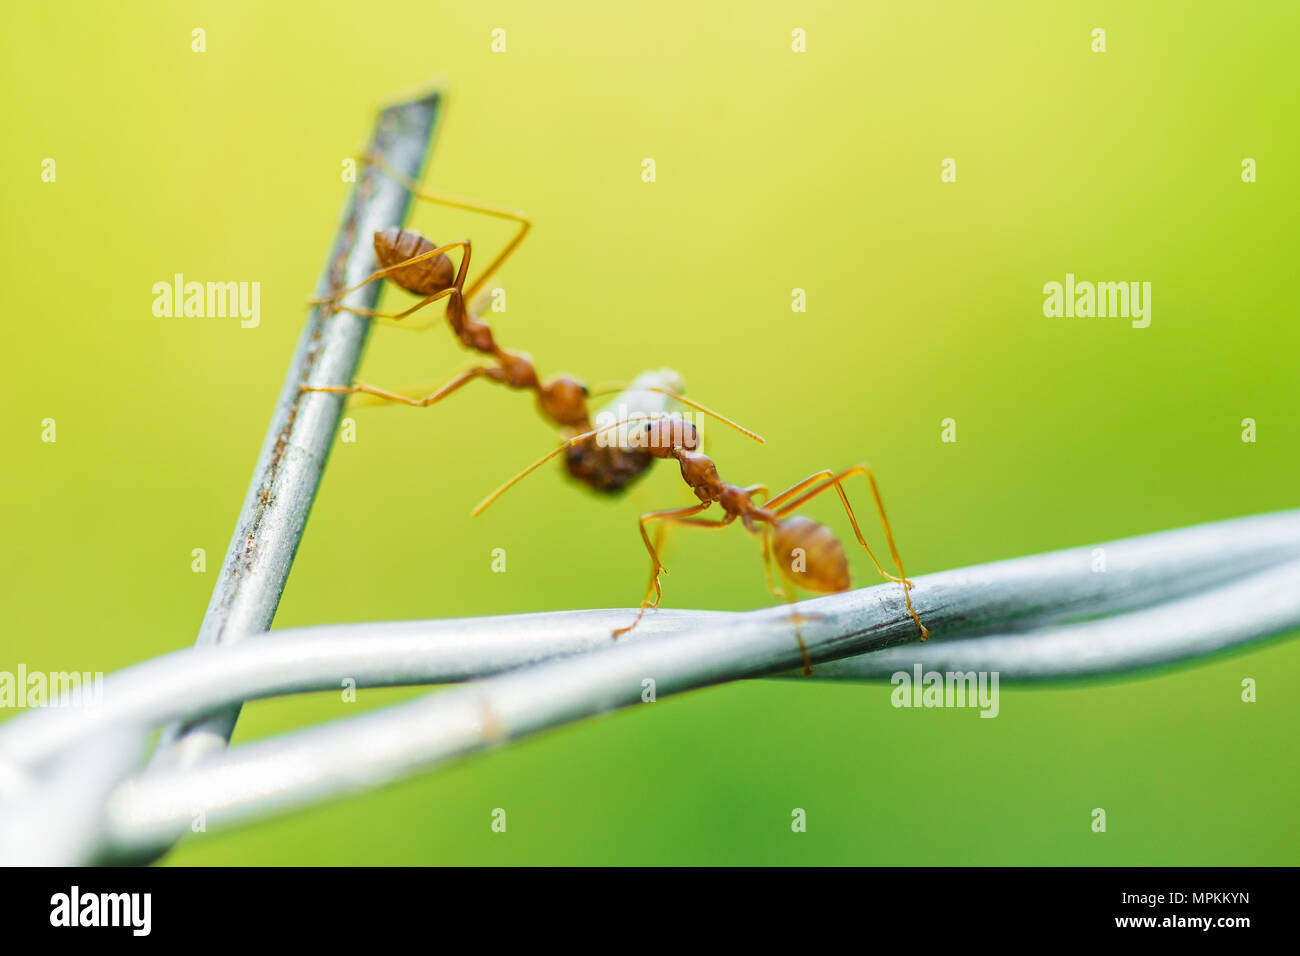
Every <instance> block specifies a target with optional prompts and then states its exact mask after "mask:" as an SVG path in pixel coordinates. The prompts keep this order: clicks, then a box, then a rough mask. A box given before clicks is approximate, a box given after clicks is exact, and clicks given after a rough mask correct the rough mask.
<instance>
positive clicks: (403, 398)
mask: <svg viewBox="0 0 1300 956" xmlns="http://www.w3.org/2000/svg"><path fill="white" fill-rule="evenodd" d="M491 371H492V369H491V366H487V365H481V366H476V367H475V368H471V369H466V370H465V371H463V372H461V373H460V374H459V375H457V376H456V377H455V378H453V379H452V380H451V381H450V382H448V383H447V384H445V385H442V386H440V387H439V388H437V389H435V390H434V391H433V392H432V393H430V394H428V395H425V396H423V397H415V396H412V395H404V394H402V392H398V391H391V390H389V389H386V388H380V387H379V386H377V385H367V384H366V383H365V382H356V383H354V384H352V385H300V386H298V390H299V391H300V392H327V393H329V394H331V395H371V396H374V397H375V398H378V399H381V400H383V401H386V402H400V403H401V404H403V405H410V406H412V407H414V408H428V407H429V406H430V405H433V404H436V403H437V402H440V401H442V400H443V399H444V398H446V397H447V396H448V395H450V394H451V393H452V392H454V391H456V390H457V389H459V388H461V387H462V386H464V385H468V384H469V383H470V382H472V381H474V379H476V378H482V377H483V376H485V375H488V374H490V372H491Z"/></svg>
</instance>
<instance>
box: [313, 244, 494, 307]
mask: <svg viewBox="0 0 1300 956" xmlns="http://www.w3.org/2000/svg"><path fill="white" fill-rule="evenodd" d="M456 249H460V250H461V253H462V255H461V261H460V268H459V269H458V270H457V276H456V282H455V283H454V284H453V285H452V286H450V287H449V288H447V289H444V290H443V291H442V294H444V295H445V294H449V293H450V292H451V291H452V290H456V291H459V290H460V287H461V285H462V284H463V283H464V281H465V272H466V271H467V270H468V269H469V259H470V255H471V243H470V241H469V240H468V239H457V240H456V241H455V242H449V243H447V244H446V245H445V246H435V247H434V248H432V249H430V250H429V251H428V252H422V253H420V254H419V255H418V256H411V258H409V259H403V260H402V261H401V262H395V263H393V264H392V265H391V266H384V268H382V269H376V270H375V271H374V272H372V273H370V275H368V276H367V277H366V278H364V279H362V280H361V281H360V282H358V283H357V284H356V285H354V286H349V287H348V288H346V289H340V290H339V291H338V292H334V293H332V294H330V295H316V296H312V297H311V298H310V299H308V300H307V304H308V305H326V304H334V303H336V302H338V301H339V300H340V299H342V298H344V297H345V296H348V295H351V294H352V293H353V292H356V291H357V290H358V289H360V288H361V287H362V286H367V285H369V284H370V283H372V282H374V281H376V280H377V279H382V278H384V277H385V276H389V275H392V274H393V273H394V272H397V271H398V270H400V269H405V268H406V267H407V266H412V265H415V264H416V263H418V262H424V261H425V260H426V259H433V258H436V257H438V256H440V255H443V254H445V253H448V252H452V251H454V250H456ZM342 311H345V312H357V314H359V315H365V314H374V313H367V312H366V311H364V310H357V309H350V308H347V307H343V309H342ZM410 311H412V312H413V311H415V310H414V309H412V310H410ZM403 314H407V313H403Z"/></svg>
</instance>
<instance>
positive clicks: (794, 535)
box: [772, 515, 850, 594]
mask: <svg viewBox="0 0 1300 956" xmlns="http://www.w3.org/2000/svg"><path fill="white" fill-rule="evenodd" d="M772 552H773V554H774V555H775V557H776V562H777V566H778V567H779V568H780V569H781V575H782V577H784V578H785V579H786V580H787V581H789V582H790V583H791V584H795V585H798V586H799V587H801V588H803V589H804V590H806V591H815V592H817V593H818V594H832V593H834V592H836V591H847V590H848V589H849V585H850V581H849V559H848V558H847V557H846V556H845V554H844V545H842V544H840V542H839V539H838V538H836V537H835V535H834V533H833V532H832V531H831V529H830V528H828V527H826V525H824V524H819V523H818V522H816V521H813V520H812V519H811V518H804V517H801V516H799V515H795V516H794V517H791V518H786V519H784V520H782V521H781V522H780V523H779V524H778V525H777V526H776V528H775V531H774V533H773V535H772Z"/></svg>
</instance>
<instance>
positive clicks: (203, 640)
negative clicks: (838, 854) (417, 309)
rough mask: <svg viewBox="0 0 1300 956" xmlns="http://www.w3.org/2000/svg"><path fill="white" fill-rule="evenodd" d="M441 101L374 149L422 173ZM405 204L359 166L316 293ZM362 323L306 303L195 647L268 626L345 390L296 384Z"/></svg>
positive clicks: (362, 268) (352, 270) (364, 327)
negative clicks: (313, 389) (304, 319)
mask: <svg viewBox="0 0 1300 956" xmlns="http://www.w3.org/2000/svg"><path fill="white" fill-rule="evenodd" d="M438 104H439V96H438V94H437V93H430V94H428V95H426V96H423V97H421V98H419V99H415V100H411V101H409V102H405V103H398V104H396V105H394V106H391V107H389V108H388V109H386V110H384V111H383V112H381V113H380V114H379V118H378V121H377V123H376V126H375V132H374V135H373V138H372V140H371V149H372V150H374V151H376V152H378V153H379V154H381V155H382V156H384V157H385V159H386V160H387V162H388V163H389V164H390V165H391V166H392V167H393V168H394V169H396V170H398V171H399V172H401V173H403V174H404V175H407V176H409V177H411V178H413V179H418V178H419V175H420V171H421V169H422V168H423V166H424V159H425V156H426V154H427V152H428V148H429V141H430V139H431V137H432V135H433V127H434V122H435V120H436V118H437V115H438ZM409 203H410V194H409V193H408V192H407V190H406V188H405V187H404V186H402V185H401V184H400V183H397V182H395V181H393V180H392V179H390V178H389V177H387V176H385V175H383V174H382V173H381V172H380V171H379V170H377V169H376V168H374V167H373V166H370V165H365V166H364V167H363V168H362V174H361V178H360V180H359V181H358V183H357V188H356V189H355V190H354V191H353V195H352V198H351V201H350V203H349V205H348V208H347V211H346V213H345V214H344V217H343V222H342V225H341V226H340V228H339V234H338V238H337V239H336V240H335V243H334V248H333V250H332V251H331V252H330V256H329V259H328V260H327V262H326V265H325V271H324V273H323V274H322V276H321V280H320V284H319V286H318V287H317V294H318V295H321V296H327V295H330V294H332V293H333V292H335V291H337V290H339V289H342V288H346V287H347V286H350V285H355V284H356V283H358V282H360V281H362V280H363V279H365V278H366V277H367V276H368V275H370V273H371V272H373V271H374V270H375V269H376V268H377V264H376V262H375V256H374V251H373V249H372V248H371V244H370V241H369V238H370V236H371V235H372V234H373V233H374V232H375V231H376V230H379V229H386V228H388V227H389V226H392V225H393V224H394V223H401V222H403V221H404V220H405V218H406V208H407V206H408V205H409ZM381 285H382V283H379V282H372V283H371V284H370V285H368V286H366V287H364V288H362V289H359V290H357V291H356V292H354V293H352V294H351V295H350V296H349V297H348V298H347V299H345V300H344V301H345V303H346V304H347V305H350V306H353V307H358V308H370V307H373V306H374V304H375V302H376V300H377V299H378V297H379V289H380V286H381ZM369 328H370V320H369V319H366V318H363V317H361V316H358V315H353V314H352V313H349V312H334V311H333V310H332V309H330V308H329V307H326V306H322V307H320V308H317V309H313V310H312V311H311V313H310V315H309V316H308V319H307V325H306V328H305V329H303V333H302V337H301V338H300V339H299V340H298V347H297V349H296V350H295V351H294V354H293V359H292V361H291V362H290V363H289V372H288V374H287V375H286V376H285V380H284V387H283V388H282V389H281V390H280V398H279V401H278V402H277V404H276V407H275V412H274V414H273V415H272V416H271V424H270V426H269V427H268V428H267V432H266V439H265V440H264V441H263V443H262V452H261V454H260V456H259V457H258V461H257V467H256V468H255V469H254V471H253V479H252V482H251V483H250V484H249V486H248V493H247V494H246V495H245V497H244V507H243V510H242V511H241V512H240V515H239V520H238V522H237V523H236V525H235V533H234V536H233V537H232V538H231V541H230V548H229V549H228V551H227V553H226V559H225V561H224V562H223V564H222V566H221V571H220V573H219V574H218V576H217V581H216V585H215V586H214V588H213V591H212V599H211V600H210V601H209V603H208V609H207V613H206V614H205V615H204V617H203V623H202V625H201V626H200V627H199V635H198V639H197V641H196V644H197V645H198V646H200V647H203V646H221V645H228V644H232V643H234V642H236V641H238V640H240V639H241V638H243V637H245V636H247V635H249V634H256V633H258V632H259V631H265V630H266V629H267V628H268V627H270V626H271V620H272V618H274V616H275V609H276V607H278V606H279V603H280V595H281V593H282V592H283V591H284V584H285V580H286V579H287V578H288V576H289V566H290V565H291V564H292V563H293V557H294V554H295V553H296V552H297V550H298V542H299V540H300V539H301V537H302V531H303V527H304V526H305V525H306V523H307V514H308V512H309V511H310V510H311V505H312V502H313V501H314V500H315V497H316V489H317V488H318V487H319V486H320V480H321V474H322V472H323V471H324V469H325V460H326V458H327V457H328V456H329V451H330V447H331V446H332V445H333V442H334V433H335V430H336V429H337V428H338V423H339V417H340V415H341V413H342V408H343V400H342V397H341V396H338V395H330V394H324V393H308V394H303V393H302V392H301V391H300V388H299V386H301V385H303V384H329V385H333V384H337V383H339V382H350V381H351V380H352V378H353V376H354V374H355V373H356V368H357V363H358V361H359V360H360V357H361V349H362V346H363V345H364V344H365V340H366V333H367V332H368V331H369ZM238 719H239V706H238V704H234V705H233V706H231V707H229V708H227V709H225V710H223V711H221V712H220V713H216V714H212V715H209V716H206V717H205V718H204V719H203V720H201V721H199V722H196V723H193V724H188V725H179V726H171V727H167V728H166V729H165V730H164V731H163V735H162V739H161V741H160V743H159V746H158V749H157V750H156V751H155V753H154V757H153V762H154V764H155V765H157V766H182V767H183V766H191V765H193V764H195V763H198V762H199V761H201V760H202V759H203V758H204V757H205V756H206V755H208V754H211V753H214V752H218V751H220V750H222V749H224V748H225V746H226V744H227V743H228V742H229V740H230V735H231V733H232V732H233V731H234V728H235V722H236V721H237V720H238Z"/></svg>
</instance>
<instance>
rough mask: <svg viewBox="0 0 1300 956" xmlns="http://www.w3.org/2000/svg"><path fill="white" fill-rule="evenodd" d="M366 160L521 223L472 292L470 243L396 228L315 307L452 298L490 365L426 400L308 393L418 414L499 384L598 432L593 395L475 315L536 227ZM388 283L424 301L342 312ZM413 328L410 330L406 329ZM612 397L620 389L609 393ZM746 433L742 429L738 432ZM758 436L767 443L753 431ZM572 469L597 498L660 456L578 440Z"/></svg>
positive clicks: (570, 457)
mask: <svg viewBox="0 0 1300 956" xmlns="http://www.w3.org/2000/svg"><path fill="white" fill-rule="evenodd" d="M367 160H368V161H369V162H371V163H373V164H374V165H375V166H377V167H379V168H380V169H382V170H383V171H384V172H385V173H386V174H387V175H388V176H390V177H392V178H393V179H394V180H395V181H397V182H399V183H401V184H402V185H403V186H405V187H406V189H407V190H409V191H410V193H411V194H412V195H413V196H416V197H417V198H419V199H423V200H425V201H427V202H432V203H437V204H439V205H443V206H450V207H452V208H455V209H464V210H469V211H471V212H480V213H484V214H486V215H489V216H495V217H497V218H500V219H508V220H511V221H514V222H516V223H518V229H517V230H516V232H515V234H514V236H513V237H512V238H511V239H510V241H509V242H508V243H507V244H506V245H505V247H504V248H503V249H502V250H501V252H500V253H498V254H497V257H496V258H495V259H493V260H492V262H491V263H490V264H489V265H488V266H487V268H485V269H484V270H483V272H482V273H481V274H479V276H478V277H477V278H476V279H474V281H473V282H472V283H471V284H470V286H469V288H468V289H466V288H465V281H466V277H467V275H468V272H469V264H470V257H471V244H470V241H469V240H468V239H462V240H458V241H456V242H451V243H447V244H446V245H441V246H440V245H437V244H436V243H434V242H433V241H432V240H430V239H426V238H425V237H424V236H422V235H420V234H419V233H417V232H413V231H411V230H407V229H398V228H390V229H385V230H382V231H380V232H376V233H375V234H374V247H375V258H376V259H377V260H378V262H379V265H380V268H379V269H377V270H375V271H374V272H373V273H371V275H370V276H368V277H367V278H366V279H365V280H363V281H362V282H359V283H357V284H356V285H354V286H352V287H351V288H348V289H344V290H342V291H340V292H336V293H334V294H333V295H330V296H325V297H322V298H314V299H310V300H308V301H309V302H310V303H312V304H315V305H322V304H328V305H331V306H333V307H334V308H335V309H337V310H341V311H346V312H352V313H355V314H356V315H364V316H370V317H372V318H379V319H390V320H393V321H397V322H400V321H401V320H402V319H405V318H406V317H407V316H409V315H411V314H412V313H414V312H417V311H419V310H420V309H423V308H424V307H425V306H427V305H431V304H432V303H434V302H437V301H438V300H440V299H447V310H446V315H447V323H448V325H450V326H451V330H452V332H453V333H455V335H456V337H457V338H458V339H459V340H460V342H461V344H462V345H464V346H465V347H467V348H469V349H472V350H474V351H475V352H479V353H480V354H483V355H486V356H489V357H490V358H491V359H493V362H492V363H491V364H485V365H477V366H474V367H472V368H469V369H467V370H465V371H463V372H461V373H460V374H458V375H457V376H456V377H454V378H453V379H451V380H450V381H449V382H447V383H446V384H444V385H442V386H440V387H438V388H436V389H434V390H433V391H432V392H429V393H428V394H424V395H418V396H417V395H411V394H406V392H407V391H415V390H392V389H386V388H380V387H379V386H376V385H369V384H367V383H365V382H354V383H353V384H351V385H303V386H301V390H302V391H303V392H329V393H332V394H343V395H356V394H363V395H369V396H372V397H374V398H376V399H379V400H381V401H387V402H400V403H402V404H404V405H411V406H414V407H416V408H428V407H429V406H430V405H434V404H436V403H437V402H440V401H442V400H443V399H444V398H446V397H447V396H449V395H451V394H452V393H453V392H455V391H456V390H457V389H459V388H461V387H462V386H464V385H467V384H469V383H470V382H472V381H474V380H475V379H478V378H485V379H487V380H489V381H493V382H499V383H501V384H503V385H506V386H508V387H509V388H516V389H528V390H531V391H533V392H534V393H535V394H536V400H537V410H538V412H539V413H540V414H541V415H542V416H543V417H544V418H547V419H549V420H550V421H552V422H554V423H555V424H556V425H558V426H559V427H560V428H561V429H563V430H564V432H565V433H566V434H568V435H574V434H577V433H582V432H588V431H590V430H591V427H592V424H591V417H590V412H589V411H588V408H587V399H588V397H590V396H591V394H592V392H591V391H590V390H589V389H588V388H587V386H586V385H585V384H583V383H582V382H581V381H579V380H578V379H576V378H573V377H572V376H569V375H557V376H555V377H554V378H552V379H550V380H548V381H545V382H543V381H541V379H539V377H538V375H537V370H536V369H535V368H534V367H533V362H532V358H531V357H530V356H529V355H528V354H527V353H524V352H515V351H511V350H509V349H503V348H501V347H500V346H499V345H497V343H496V340H495V339H494V338H493V335H492V330H491V329H490V328H489V327H488V324H487V323H486V322H485V321H483V319H482V318H481V317H480V313H481V312H482V304H481V303H475V306H474V308H467V307H466V301H467V300H473V299H474V298H475V296H476V295H477V294H478V293H479V292H481V291H482V290H483V288H484V287H485V285H486V284H487V281H488V280H489V279H490V278H491V277H492V276H493V275H494V274H495V273H496V272H497V270H498V269H500V268H501V266H502V264H503V263H504V262H505V261H506V260H507V259H508V258H509V257H510V255H511V254H512V253H513V252H514V251H515V250H516V249H518V248H519V246H520V244H521V243H522V242H523V241H524V238H525V237H526V236H527V235H528V231H529V229H531V228H532V223H531V222H530V221H529V219H528V217H527V216H525V215H524V214H523V213H521V212H517V211H514V210H511V209H506V208H503V207H499V206H492V205H488V204H486V203H481V202H477V201H474V200H469V199H462V198H458V197H455V196H450V195H445V194H442V193H432V192H426V191H424V190H422V189H421V188H420V187H419V186H418V185H417V184H416V183H414V182H413V181H411V180H410V179H408V178H407V177H405V176H403V175H401V174H400V173H398V172H396V171H395V170H393V169H391V168H390V167H389V166H388V165H387V163H385V162H384V160H383V157H381V156H379V155H378V154H370V155H369V156H367ZM458 249H459V250H460V265H459V267H456V266H453V265H452V261H451V259H450V258H449V257H448V255H447V253H449V252H454V251H455V250H458ZM383 278H387V279H389V280H391V281H392V282H394V283H396V284H397V285H399V286H400V287H401V288H403V289H405V290H406V291H407V292H410V293H413V294H414V295H418V296H421V297H422V298H421V300H420V301H419V302H417V303H416V304H415V305H413V306H411V307H410V308H409V309H406V310H405V311H402V312H396V313H393V312H378V311H375V310H374V309H363V308H353V307H350V306H345V305H340V304H339V303H340V301H341V300H342V299H343V298H344V297H345V296H347V295H348V294H350V293H352V292H355V291H356V290H357V289H360V288H361V287H362V286H364V285H368V284H369V283H371V282H374V281H376V280H377V279H383ZM406 327H407V328H411V327H412V326H410V325H409V324H408V325H407V326H406ZM609 390H610V391H612V390H613V389H609ZM641 390H642V391H653V392H661V393H663V394H664V395H667V396H669V397H671V398H673V399H676V400H677V401H680V402H682V403H683V404H686V405H689V406H691V407H693V408H699V409H700V410H701V411H707V409H704V408H703V407H702V406H699V405H696V403H694V402H692V401H690V400H689V399H686V398H683V397H682V396H681V395H679V394H677V393H676V392H674V391H671V390H669V389H667V388H653V387H645V388H642V389H641ZM737 427H739V426H737ZM747 434H749V435H751V437H754V438H756V439H757V440H758V441H760V442H761V441H762V439H761V438H758V436H756V435H754V434H753V433H752V432H747ZM566 448H567V451H568V453H567V455H566V457H565V466H566V467H567V468H568V470H569V473H570V474H571V475H573V476H574V477H575V478H577V479H578V480H579V481H582V482H583V483H585V484H587V485H589V486H591V487H592V488H594V489H596V490H597V491H603V492H610V493H614V492H618V491H621V490H622V489H623V488H625V487H626V486H627V485H628V484H630V483H631V482H632V481H634V480H635V479H636V478H638V477H639V476H640V475H641V474H642V473H643V472H644V471H645V470H646V469H647V468H649V467H650V465H651V464H653V463H654V457H653V456H652V455H650V454H649V453H648V452H647V451H645V450H642V449H627V448H623V447H620V446H618V445H613V444H608V443H604V444H601V443H597V442H594V441H591V440H590V439H587V440H577V441H571V442H570V443H569V444H568V445H567V446H566Z"/></svg>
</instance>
